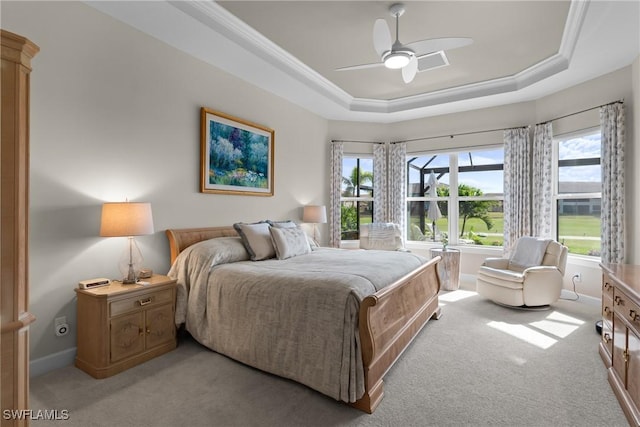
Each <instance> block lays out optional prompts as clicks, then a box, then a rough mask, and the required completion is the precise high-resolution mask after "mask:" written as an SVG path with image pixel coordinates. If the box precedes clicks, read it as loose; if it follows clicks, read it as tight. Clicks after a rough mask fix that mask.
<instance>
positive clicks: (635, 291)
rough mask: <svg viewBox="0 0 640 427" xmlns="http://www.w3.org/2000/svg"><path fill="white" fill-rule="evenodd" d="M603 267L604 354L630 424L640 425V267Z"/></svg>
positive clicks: (615, 265) (621, 265)
mask: <svg viewBox="0 0 640 427" xmlns="http://www.w3.org/2000/svg"><path fill="white" fill-rule="evenodd" d="M600 266H601V267H602V340H601V342H600V349H599V351H600V356H601V357H602V360H603V361H604V363H605V365H606V366H607V369H608V371H609V372H608V378H609V383H610V384H611V387H612V388H613V391H614V392H615V394H616V397H617V398H618V401H619V402H620V406H622V409H623V410H624V414H625V415H626V417H627V420H628V421H629V424H631V425H633V426H640V410H639V409H638V408H640V266H637V265H629V264H604V263H603V264H600Z"/></svg>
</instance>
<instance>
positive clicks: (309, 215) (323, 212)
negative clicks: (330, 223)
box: [302, 205, 327, 243]
mask: <svg viewBox="0 0 640 427" xmlns="http://www.w3.org/2000/svg"><path fill="white" fill-rule="evenodd" d="M302 222H308V223H312V224H313V240H314V241H315V242H316V243H318V227H317V224H325V223H326V222H327V207H326V206H324V205H308V206H305V207H304V208H303V210H302Z"/></svg>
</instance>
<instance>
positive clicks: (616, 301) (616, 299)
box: [613, 295, 623, 305]
mask: <svg viewBox="0 0 640 427" xmlns="http://www.w3.org/2000/svg"><path fill="white" fill-rule="evenodd" d="M613 301H614V302H615V303H616V305H620V304H622V302H623V301H622V298H620V296H619V295H616V296H615V298H613Z"/></svg>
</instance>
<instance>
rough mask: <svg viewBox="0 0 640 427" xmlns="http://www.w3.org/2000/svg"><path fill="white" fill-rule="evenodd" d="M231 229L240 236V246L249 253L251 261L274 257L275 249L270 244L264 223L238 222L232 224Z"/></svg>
mask: <svg viewBox="0 0 640 427" xmlns="http://www.w3.org/2000/svg"><path fill="white" fill-rule="evenodd" d="M233 228H235V229H236V231H237V232H238V234H239V235H240V238H241V239H242V244H243V245H244V247H245V248H246V249H247V252H249V255H250V256H251V260H252V261H260V260H263V259H269V258H273V257H274V256H275V255H276V251H275V248H274V247H273V243H272V242H271V234H269V224H267V223H266V222H258V223H255V224H244V223H242V222H238V223H235V224H233Z"/></svg>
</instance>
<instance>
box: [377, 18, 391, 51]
mask: <svg viewBox="0 0 640 427" xmlns="http://www.w3.org/2000/svg"><path fill="white" fill-rule="evenodd" d="M373 47H374V48H375V50H376V52H378V55H379V56H382V54H383V53H385V52H386V51H388V50H391V32H390V31H389V26H388V25H387V21H385V20H384V19H382V18H379V19H376V22H375V24H373Z"/></svg>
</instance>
